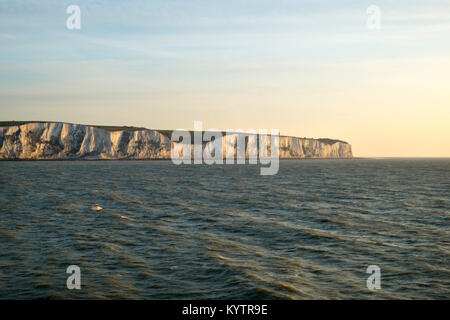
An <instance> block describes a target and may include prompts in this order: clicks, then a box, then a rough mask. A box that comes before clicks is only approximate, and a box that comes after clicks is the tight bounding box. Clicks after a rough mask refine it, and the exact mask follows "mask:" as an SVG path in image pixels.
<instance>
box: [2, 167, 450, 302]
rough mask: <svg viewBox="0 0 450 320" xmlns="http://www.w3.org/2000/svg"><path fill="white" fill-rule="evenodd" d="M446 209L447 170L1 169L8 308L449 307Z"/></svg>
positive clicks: (448, 218) (449, 223)
mask: <svg viewBox="0 0 450 320" xmlns="http://www.w3.org/2000/svg"><path fill="white" fill-rule="evenodd" d="M449 201H450V159H434V160H431V159H428V160H426V159H384V160H376V159H373V160H368V159H355V160H298V161H297V160H290V161H282V162H281V166H280V171H279V173H278V175H276V176H260V175H259V167H258V166H249V165H244V166H243V165H241V166H237V165H234V166H230V165H228V166H225V165H222V166H206V165H203V166H193V165H192V166H174V165H173V164H172V163H171V162H170V161H95V162H83V161H67V162H0V298H33V299H34V298H89V299H101V298H148V299H175V298H176V299H187V298H193V299H221V298H227V299H235V298H243V299H253V298H262V299H278V298H281V299H292V298H293V299H309V298H318V299H322V298H333V299H348V298H350V299H353V298H362V299H366V298H369V299H370V298H377V299H383V298H431V299H436V298H446V299H449V298H450V269H449V261H450V259H449V256H450V214H449ZM94 203H99V204H100V205H101V206H102V207H104V208H105V209H104V210H103V211H102V212H101V213H95V212H93V211H91V210H90V207H91V206H92V204H94ZM73 264H75V265H79V266H80V268H81V285H82V288H81V290H79V291H76V290H73V291H71V290H68V289H67V288H66V279H67V276H68V275H67V274H66V268H67V267H68V266H69V265H73ZM369 265H378V266H379V267H380V268H381V286H382V288H381V290H378V291H376V292H370V291H369V290H368V289H367V288H366V279H367V277H368V276H369V275H368V274H366V269H367V267H368V266H369Z"/></svg>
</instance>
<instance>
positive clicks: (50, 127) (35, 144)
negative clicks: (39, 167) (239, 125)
mask: <svg viewBox="0 0 450 320" xmlns="http://www.w3.org/2000/svg"><path fill="white" fill-rule="evenodd" d="M233 136H235V135H228V136H226V137H223V142H224V148H225V145H227V144H229V142H230V139H233ZM249 139H251V138H249ZM269 140H270V139H269ZM173 147H174V144H173V143H171V141H170V136H169V137H168V136H166V135H165V134H163V133H161V132H159V131H157V130H148V129H132V128H130V129H124V130H112V131H111V130H105V129H102V128H99V127H94V126H86V125H79V124H70V123H59V122H58V123H56V122H39V123H24V124H17V125H9V126H0V159H36V160H45V159H49V160H50V159H52V160H56V159H170V157H171V149H172V148H173ZM208 147H209V148H210V147H211V146H210V143H206V145H205V148H208ZM253 152H254V151H252V150H250V147H249V146H247V147H246V154H247V156H248V155H249V154H253ZM226 153H227V152H226V151H225V152H224V153H223V154H224V156H225V154H226ZM280 158H287V159H295V158H352V150H351V146H350V144H348V143H346V142H342V141H337V140H329V139H306V138H295V137H280Z"/></svg>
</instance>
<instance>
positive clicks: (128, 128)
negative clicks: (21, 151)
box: [0, 120, 348, 144]
mask: <svg viewBox="0 0 450 320" xmlns="http://www.w3.org/2000/svg"><path fill="white" fill-rule="evenodd" d="M48 122H52V123H67V122H61V121H15V120H12V121H0V127H11V126H20V125H24V124H29V123H48ZM85 126H89V127H95V128H99V129H103V130H106V131H123V130H126V131H137V130H149V129H148V128H144V127H133V126H100V125H88V124H87V125H85ZM150 130H155V131H158V132H159V133H161V134H163V135H165V136H166V137H168V138H170V136H171V135H172V132H173V130H159V129H150ZM189 132H190V134H191V135H192V133H193V132H194V131H192V130H191V131H189ZM222 134H223V135H225V132H224V131H223V132H222ZM280 137H289V136H283V135H280ZM292 137H293V136H292ZM295 138H299V137H295ZM301 139H315V140H319V141H320V142H323V143H325V144H334V143H336V142H341V143H347V144H348V142H346V141H342V140H337V139H329V138H318V139H316V138H307V137H302V138H301Z"/></svg>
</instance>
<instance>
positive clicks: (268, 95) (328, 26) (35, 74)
mask: <svg viewBox="0 0 450 320" xmlns="http://www.w3.org/2000/svg"><path fill="white" fill-rule="evenodd" d="M70 4H77V5H79V6H80V8H81V30H68V29H67V28H66V19H67V17H68V16H69V15H68V14H66V8H67V6H68V5H70ZM371 4H375V5H378V6H379V7H380V9H381V12H382V24H381V29H380V30H377V31H374V30H368V29H367V28H366V19H367V14H366V9H367V7H368V6H369V5H371ZM449 40H450V1H439V0H437V1H423V0H421V1H416V0H412V1H411V0H408V1H404V0H395V1H393V0H392V1H332V0H327V1H325V0H322V1H321V0H309V1H300V0H297V1H294V0H290V1H283V0H272V1H267V0H254V1H245V0H239V1H234V0H233V1H230V0H228V1H217V0H183V1H178V0H177V1H170V0H158V1H155V0H153V1H143V0H142V1H141V0H139V1H138V0H134V1H88V0H85V1H61V0H54V1H50V0H40V1H30V0H28V1H18V0H15V1H7V0H0V48H1V50H0V114H1V116H0V120H12V119H15V120H55V121H66V122H76V123H90V124H110V125H137V126H145V127H148V128H161V129H166V128H187V129H190V128H192V126H193V121H194V120H202V121H203V122H204V125H205V127H206V128H213V127H214V128H218V129H227V128H234V129H238V128H241V129H249V128H256V129H257V128H277V129H280V130H281V133H282V134H288V135H296V136H308V137H329V138H339V139H343V140H347V141H349V142H350V143H352V145H353V148H354V152H355V155H359V156H450V148H448V146H449V145H450V129H449V128H450V94H449V91H450V90H448V89H449V88H448V83H450V41H449ZM419 146H420V147H419Z"/></svg>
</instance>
